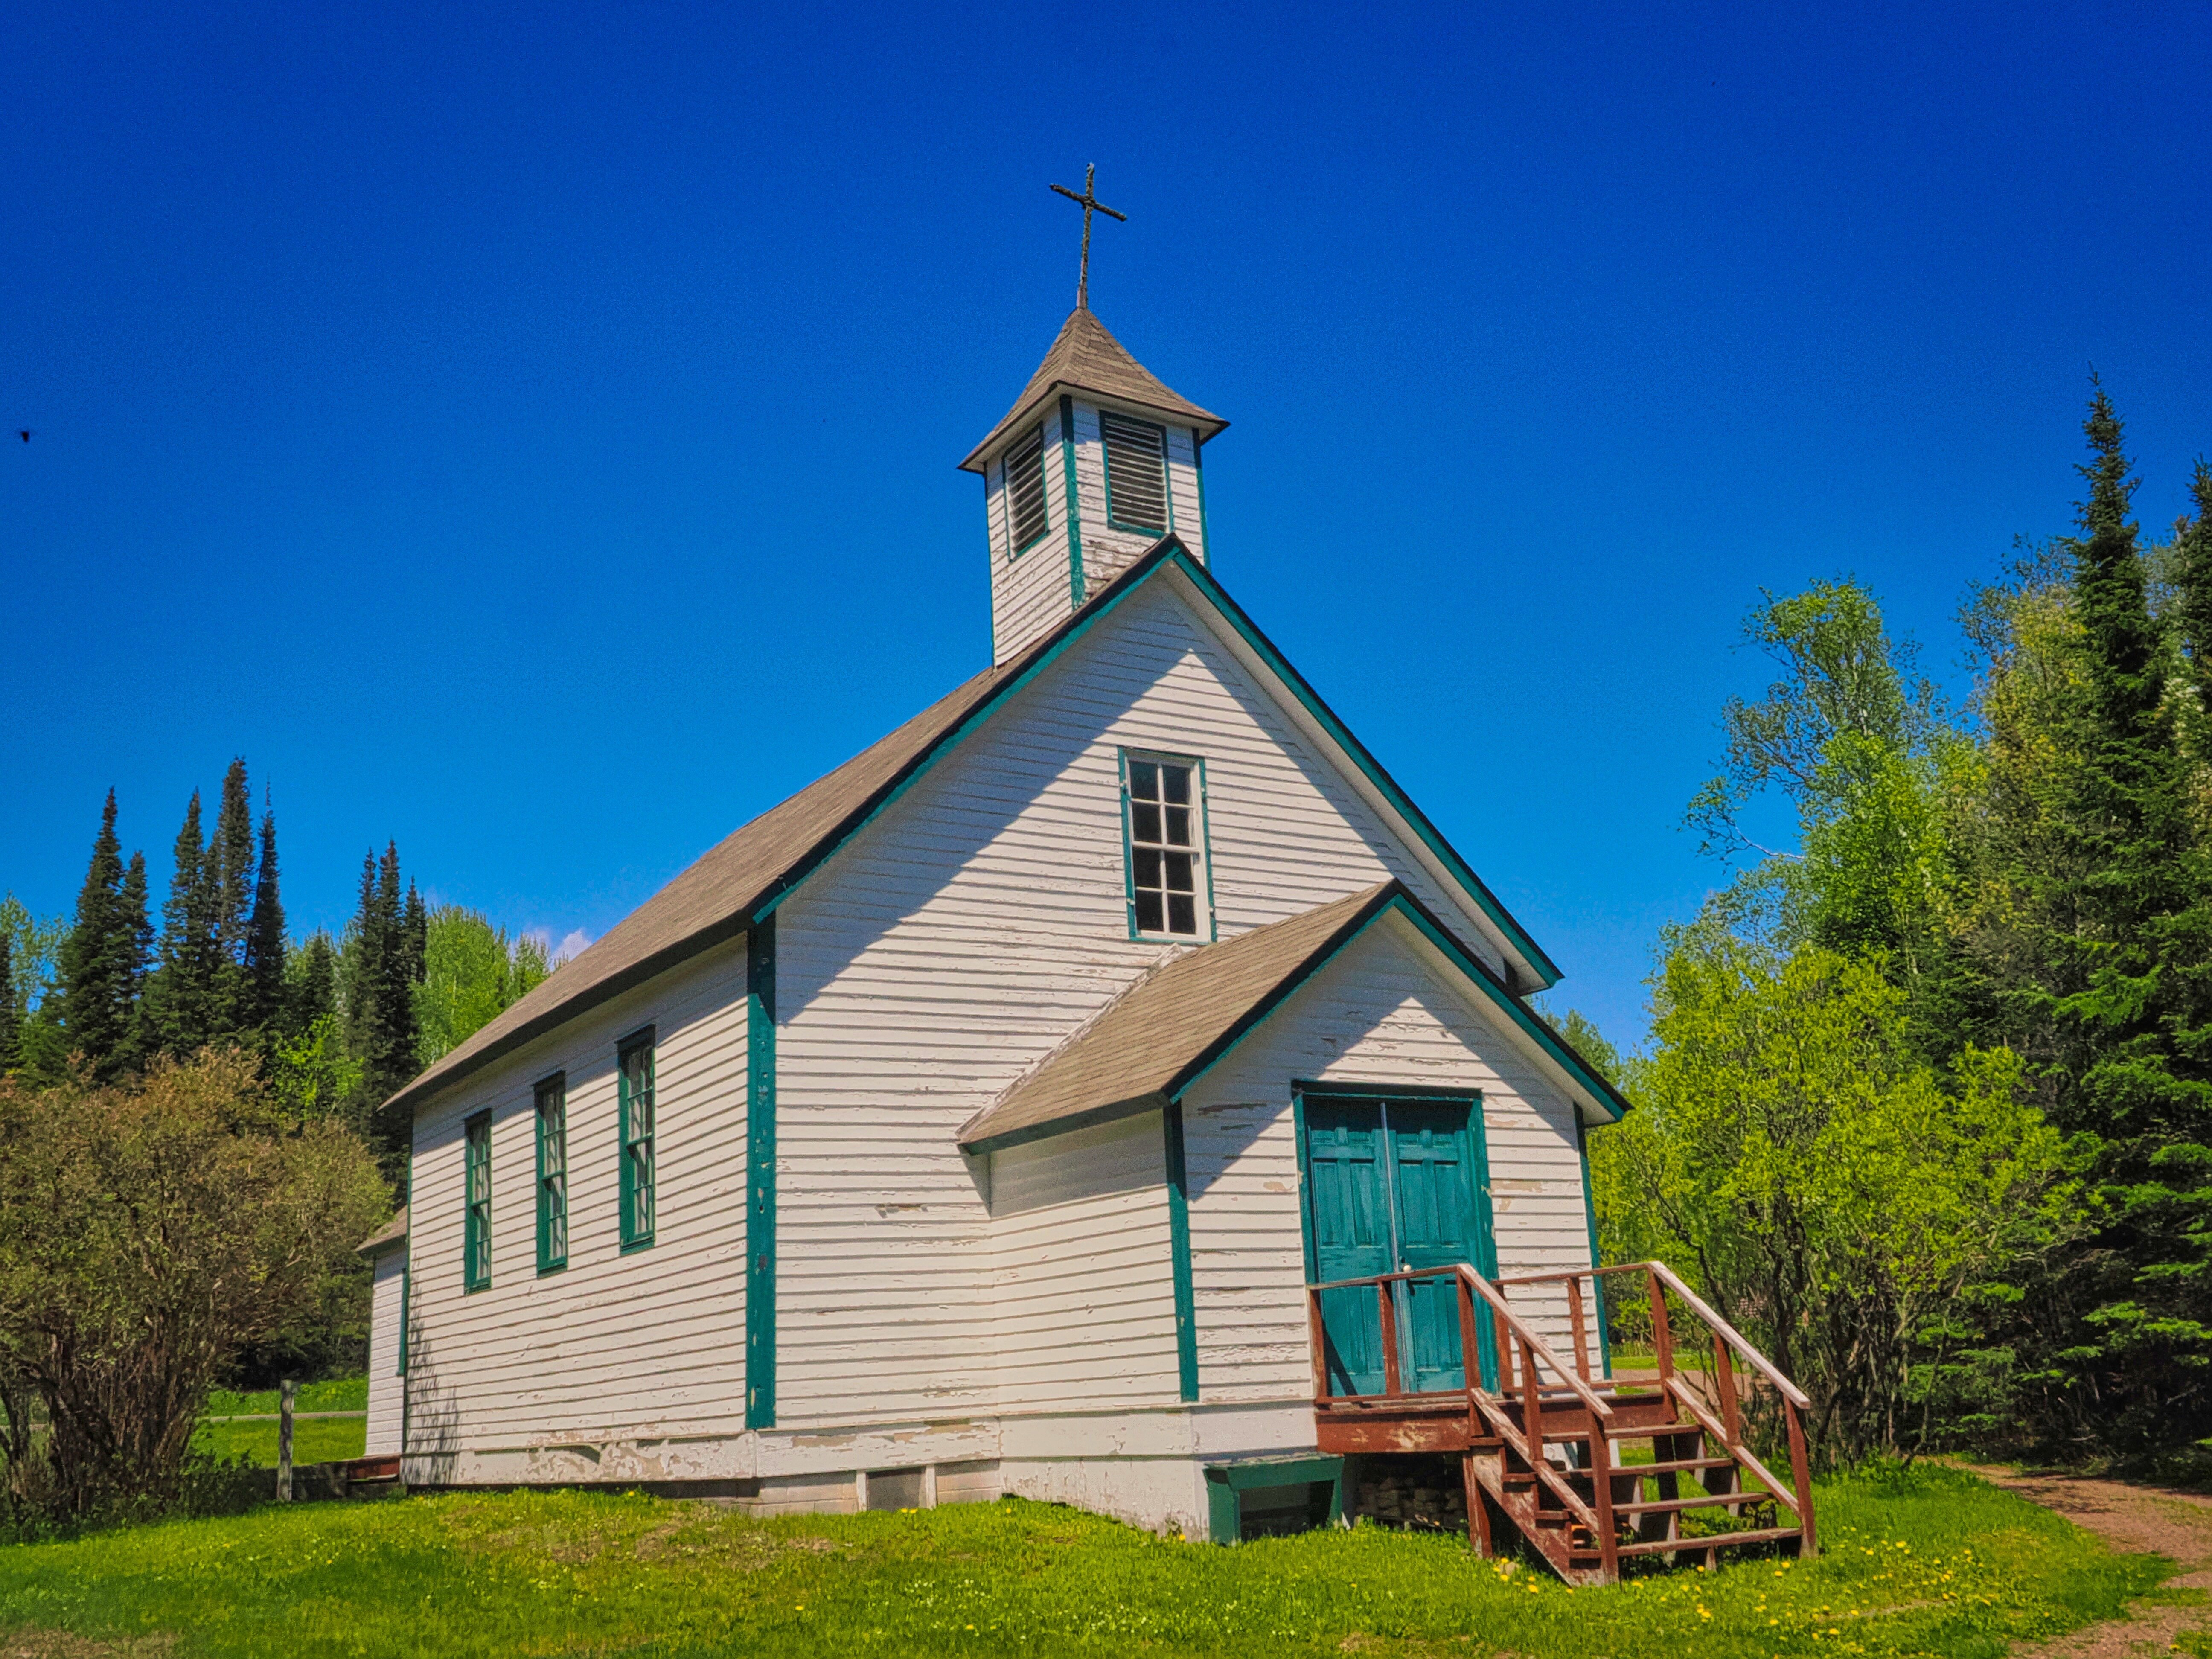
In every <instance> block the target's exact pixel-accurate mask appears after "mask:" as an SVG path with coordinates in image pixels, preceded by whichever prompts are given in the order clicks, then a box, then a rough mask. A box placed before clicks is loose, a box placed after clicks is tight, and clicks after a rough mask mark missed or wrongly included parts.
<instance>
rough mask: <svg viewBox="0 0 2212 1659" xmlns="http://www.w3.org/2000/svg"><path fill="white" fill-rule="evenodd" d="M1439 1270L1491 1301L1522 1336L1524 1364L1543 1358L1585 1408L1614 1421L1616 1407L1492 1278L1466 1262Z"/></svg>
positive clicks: (1594, 1414) (1603, 1419) (1491, 1304)
mask: <svg viewBox="0 0 2212 1659" xmlns="http://www.w3.org/2000/svg"><path fill="white" fill-rule="evenodd" d="M1439 1271H1441V1272H1453V1273H1458V1274H1459V1275H1460V1276H1461V1277H1462V1279H1464V1280H1465V1281H1466V1283H1467V1285H1468V1289H1470V1290H1472V1291H1474V1293H1475V1294H1476V1295H1477V1296H1479V1297H1481V1298H1482V1299H1483V1300H1484V1301H1485V1302H1487V1303H1488V1304H1490V1307H1491V1311H1492V1312H1493V1313H1495V1314H1496V1315H1497V1316H1498V1318H1499V1319H1501V1320H1503V1321H1504V1323H1505V1328H1507V1329H1508V1330H1510V1332H1512V1333H1513V1334H1514V1335H1516V1336H1517V1337H1519V1338H1520V1339H1521V1358H1522V1364H1527V1365H1529V1366H1531V1367H1532V1368H1533V1366H1534V1363H1535V1361H1537V1360H1539V1359H1541V1360H1542V1361H1543V1362H1544V1364H1547V1365H1549V1366H1550V1367H1551V1368H1552V1373H1553V1376H1558V1377H1559V1378H1561V1379H1562V1380H1563V1381H1565V1383H1566V1385H1567V1387H1568V1388H1569V1389H1572V1390H1573V1392H1574V1395H1575V1398H1576V1399H1577V1400H1579V1401H1582V1403H1583V1409H1585V1410H1586V1411H1588V1412H1589V1413H1590V1415H1591V1416H1593V1417H1595V1418H1598V1419H1601V1420H1602V1421H1604V1422H1607V1423H1610V1422H1611V1421H1613V1407H1611V1406H1609V1405H1607V1403H1606V1402H1605V1401H1604V1400H1602V1399H1601V1398H1600V1397H1599V1395H1598V1393H1597V1390H1596V1389H1593V1388H1591V1387H1590V1385H1589V1383H1585V1382H1583V1379H1582V1378H1581V1377H1580V1376H1577V1375H1576V1373H1575V1371H1574V1370H1573V1368H1572V1367H1571V1366H1569V1365H1568V1364H1566V1363H1565V1361H1563V1360H1562V1359H1560V1358H1559V1355H1557V1354H1555V1353H1553V1352H1552V1347H1551V1344H1549V1343H1548V1342H1547V1341H1545V1340H1544V1339H1543V1338H1542V1337H1541V1336H1539V1335H1537V1334H1536V1333H1535V1332H1534V1331H1532V1330H1530V1329H1529V1328H1528V1326H1527V1325H1526V1324H1524V1323H1523V1322H1522V1319H1521V1316H1519V1315H1518V1314H1516V1313H1515V1312H1514V1311H1513V1310H1512V1308H1511V1307H1510V1306H1509V1305H1508V1304H1507V1303H1506V1300H1505V1298H1504V1297H1503V1296H1501V1295H1499V1294H1498V1289H1497V1287H1496V1286H1495V1285H1492V1283H1491V1282H1490V1281H1489V1280H1488V1279H1485V1278H1484V1277H1483V1276H1482V1275H1481V1274H1480V1273H1477V1272H1475V1270H1474V1268H1472V1267H1468V1265H1467V1263H1465V1262H1464V1261H1462V1262H1461V1263H1460V1264H1459V1266H1458V1267H1455V1268H1446V1269H1441V1270H1439ZM1537 1380H1538V1379H1537V1377H1536V1376H1531V1377H1530V1379H1529V1381H1530V1383H1532V1384H1533V1383H1535V1382H1536V1381H1537Z"/></svg>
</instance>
